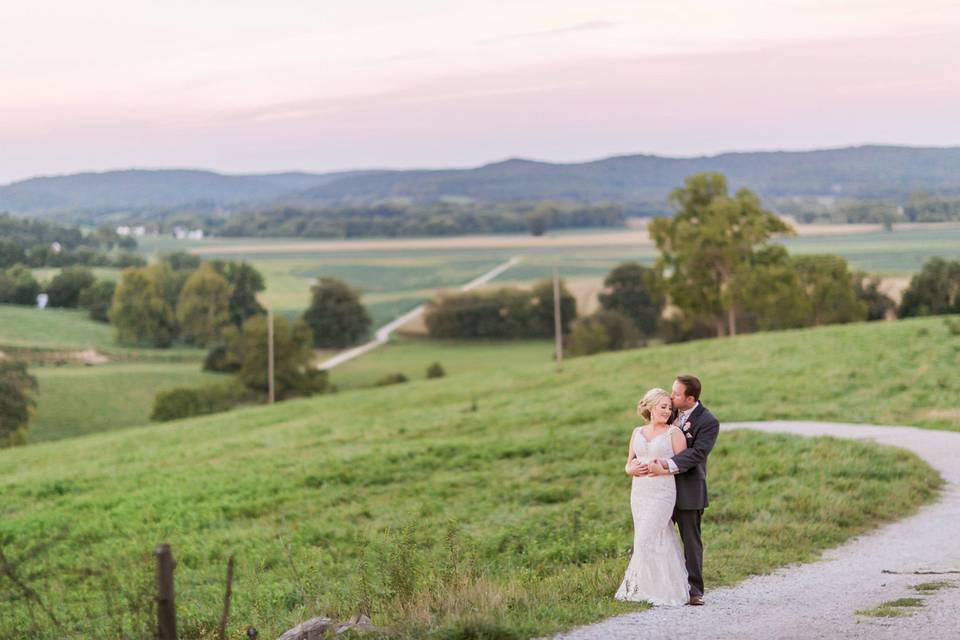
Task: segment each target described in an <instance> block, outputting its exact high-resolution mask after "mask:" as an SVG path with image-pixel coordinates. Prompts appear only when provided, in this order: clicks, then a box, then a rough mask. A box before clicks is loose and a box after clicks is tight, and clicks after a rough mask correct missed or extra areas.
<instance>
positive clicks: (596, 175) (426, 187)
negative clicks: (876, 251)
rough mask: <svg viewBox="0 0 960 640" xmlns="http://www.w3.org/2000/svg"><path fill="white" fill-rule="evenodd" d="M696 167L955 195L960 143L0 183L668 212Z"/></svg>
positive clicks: (853, 192)
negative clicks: (673, 194) (594, 205)
mask: <svg viewBox="0 0 960 640" xmlns="http://www.w3.org/2000/svg"><path fill="white" fill-rule="evenodd" d="M698 171H720V172H722V173H724V174H726V175H727V176H728V178H729V179H730V183H731V186H732V187H734V188H737V187H740V186H748V187H749V188H751V189H753V190H755V191H757V192H758V193H760V194H761V195H763V196H766V197H782V196H847V197H862V198H881V197H882V198H892V199H904V198H906V197H908V196H909V195H910V194H911V193H912V192H914V191H917V190H925V191H928V192H931V193H938V194H948V195H956V194H960V148H958V147H943V148H934V147H928V148H919V147H897V146H860V147H847V148H841V149H824V150H817V151H774V152H744V153H725V154H720V155H715V156H701V157H694V158H671V157H661V156H654V155H625V156H617V157H611V158H605V159H602V160H595V161H591V162H582V163H572V164H559V163H549V162H536V161H532V160H525V159H510V160H506V161H503V162H496V163H492V164H487V165H484V166H481V167H476V168H468V169H436V170H399V171H384V170H380V171H347V172H338V173H325V174H312V173H303V172H300V173H273V174H249V175H224V174H219V173H214V172H211V171H194V170H128V171H108V172H104V173H80V174H73V175H66V176H55V177H38V178H31V179H28V180H23V181H20V182H15V183H12V184H8V185H6V186H2V187H0V211H4V210H5V211H9V212H11V213H20V214H30V215H45V214H46V215H50V214H57V213H59V214H61V215H63V214H87V215H88V217H89V214H102V213H109V212H115V211H123V210H137V211H142V212H147V213H149V212H151V211H157V210H170V209H175V208H182V209H188V210H191V209H192V210H200V211H212V210H217V209H228V210H232V209H239V208H245V207H246V208H249V207H263V206H268V205H274V204H277V203H292V204H298V205H306V206H321V205H325V204H333V203H345V202H370V201H378V200H383V199H390V198H403V199H409V200H415V201H436V200H441V199H444V198H468V199H473V200H478V201H486V202H504V201H514V200H544V199H559V200H570V201H578V202H598V201H613V202H620V203H624V204H626V205H628V206H630V205H633V207H634V209H635V210H656V209H657V208H661V209H662V207H663V203H664V200H665V198H666V196H667V194H668V193H669V192H670V190H671V189H672V188H674V187H676V186H677V185H679V184H681V183H682V182H683V178H684V177H685V176H687V175H689V174H691V173H695V172H698Z"/></svg>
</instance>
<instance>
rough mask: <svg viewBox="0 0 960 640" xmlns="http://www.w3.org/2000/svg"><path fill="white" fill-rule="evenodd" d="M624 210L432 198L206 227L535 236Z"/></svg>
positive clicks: (289, 232) (599, 223) (314, 234)
mask: <svg viewBox="0 0 960 640" xmlns="http://www.w3.org/2000/svg"><path fill="white" fill-rule="evenodd" d="M624 219H625V218H624V211H623V208H622V207H621V206H620V205H615V204H572V203H566V202H552V201H545V202H511V203H496V202H469V203H462V202H435V203H416V204H408V203H396V202H386V203H381V204H370V205H354V206H328V207H299V206H282V207H275V208H271V209H264V210H252V211H243V212H238V213H236V214H234V215H232V216H230V217H229V218H228V219H226V220H225V221H223V226H222V227H221V228H219V229H209V231H211V232H213V233H216V234H218V235H222V236H247V237H250V236H253V237H306V238H358V237H370V236H376V237H410V236H449V235H461V234H476V233H523V232H528V231H529V232H530V233H533V234H536V235H539V234H542V233H545V232H546V231H547V230H549V229H567V228H574V227H618V226H622V225H623V224H624Z"/></svg>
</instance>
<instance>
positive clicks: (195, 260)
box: [160, 251, 203, 271]
mask: <svg viewBox="0 0 960 640" xmlns="http://www.w3.org/2000/svg"><path fill="white" fill-rule="evenodd" d="M160 262H166V263H167V264H168V265H170V268H171V269H173V270H174V271H193V270H194V269H197V268H199V267H200V264H201V263H202V262H203V258H201V257H200V256H196V255H193V254H192V253H187V252H186V251H174V252H173V253H164V254H161V255H160Z"/></svg>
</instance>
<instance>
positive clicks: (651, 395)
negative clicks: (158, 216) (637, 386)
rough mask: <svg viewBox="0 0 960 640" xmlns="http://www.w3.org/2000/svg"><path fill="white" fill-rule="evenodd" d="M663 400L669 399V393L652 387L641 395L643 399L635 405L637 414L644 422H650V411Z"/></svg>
mask: <svg viewBox="0 0 960 640" xmlns="http://www.w3.org/2000/svg"><path fill="white" fill-rule="evenodd" d="M663 398H667V399H669V398H670V392H669V391H666V390H664V389H661V388H660V387H654V388H653V389H650V391H647V392H646V393H645V394H643V398H641V399H640V402H638V403H637V414H638V415H639V416H640V417H641V418H643V419H644V420H650V411H651V410H652V409H653V408H654V407H655V406H656V405H657V403H658V402H660V400H662V399H663Z"/></svg>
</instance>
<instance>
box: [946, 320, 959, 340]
mask: <svg viewBox="0 0 960 640" xmlns="http://www.w3.org/2000/svg"><path fill="white" fill-rule="evenodd" d="M943 324H945V325H946V327H947V331H948V332H949V333H950V335H952V336H960V318H944V319H943Z"/></svg>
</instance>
